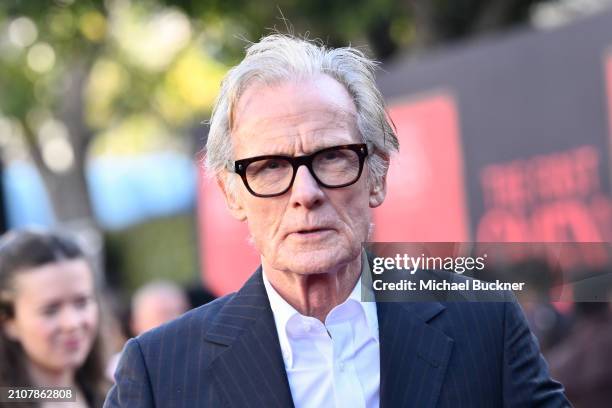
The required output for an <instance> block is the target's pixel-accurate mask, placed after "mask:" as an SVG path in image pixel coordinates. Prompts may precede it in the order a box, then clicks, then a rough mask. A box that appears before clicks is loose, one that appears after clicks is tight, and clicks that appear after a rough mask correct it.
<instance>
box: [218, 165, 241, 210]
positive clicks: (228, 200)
mask: <svg viewBox="0 0 612 408" xmlns="http://www.w3.org/2000/svg"><path fill="white" fill-rule="evenodd" d="M217 184H218V185H219V188H221V191H222V192H223V197H224V198H225V204H226V205H227V208H228V209H229V211H230V213H231V214H232V217H234V218H235V219H237V220H238V221H245V220H246V219H247V217H246V212H245V210H244V207H243V205H242V202H241V201H240V199H239V198H238V197H237V194H236V193H235V192H233V191H231V190H230V188H229V186H228V181H227V175H224V176H219V177H217Z"/></svg>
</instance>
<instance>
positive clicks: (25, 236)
mask: <svg viewBox="0 0 612 408" xmlns="http://www.w3.org/2000/svg"><path fill="white" fill-rule="evenodd" d="M98 325H99V306H98V300H97V298H96V293H95V284H94V276H93V271H92V269H91V267H90V266H89V264H88V263H87V261H86V260H85V257H84V254H83V252H82V251H81V249H80V248H79V247H78V246H77V245H76V244H75V243H74V242H73V241H71V240H69V239H67V238H66V237H62V236H60V235H56V234H52V233H46V232H35V231H14V232H9V233H7V234H5V235H4V236H3V237H2V238H1V239H0V387H8V388H4V389H3V391H2V392H4V393H7V392H8V391H9V390H10V389H12V388H13V387H54V388H55V387H70V388H71V390H72V392H73V393H74V394H75V396H76V402H75V403H73V405H71V406H76V407H90V408H93V407H101V406H102V403H103V401H104V396H105V391H106V383H105V381H104V366H103V361H102V355H101V344H100V337H99V333H98ZM3 397H4V398H7V395H5V396H3ZM13 397H14V395H13ZM13 400H14V401H18V399H14V398H13ZM3 404H5V405H3ZM55 404H58V403H57V402H56V403H55ZM3 406H7V407H15V406H22V407H24V406H32V407H50V406H55V405H54V403H53V402H49V401H41V400H39V401H35V402H30V403H28V404H21V405H19V404H17V405H16V404H15V403H14V402H4V403H3V402H1V399H0V407H3ZM59 406H65V403H64V404H62V403H59Z"/></svg>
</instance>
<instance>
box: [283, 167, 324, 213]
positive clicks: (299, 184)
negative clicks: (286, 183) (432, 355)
mask: <svg viewBox="0 0 612 408" xmlns="http://www.w3.org/2000/svg"><path fill="white" fill-rule="evenodd" d="M324 197H325V194H324V193H323V190H321V187H320V186H319V184H318V183H317V180H315V178H314V177H313V176H312V174H310V171H309V170H308V168H307V167H306V166H300V167H298V169H297V172H296V174H295V180H293V186H292V187H291V205H292V206H293V207H300V206H303V207H306V208H313V207H316V206H317V205H319V204H320V203H321V202H322V201H323V198H324Z"/></svg>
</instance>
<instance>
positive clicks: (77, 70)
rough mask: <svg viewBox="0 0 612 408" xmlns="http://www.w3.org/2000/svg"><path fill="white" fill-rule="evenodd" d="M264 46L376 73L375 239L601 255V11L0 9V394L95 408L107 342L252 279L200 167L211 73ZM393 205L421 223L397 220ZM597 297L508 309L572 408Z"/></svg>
mask: <svg viewBox="0 0 612 408" xmlns="http://www.w3.org/2000/svg"><path fill="white" fill-rule="evenodd" d="M271 30H278V31H281V32H291V33H295V34H296V35H303V36H308V37H309V38H320V39H322V40H323V41H324V42H325V43H326V44H328V45H330V46H346V45H352V46H356V47H359V48H361V49H363V50H365V51H366V53H367V54H368V55H369V56H371V57H373V58H374V59H376V60H378V61H380V62H381V67H382V70H381V74H380V86H381V89H382V91H383V94H384V95H385V97H386V98H387V100H388V102H389V107H390V116H391V117H392V118H393V120H394V122H395V124H396V126H397V128H398V134H399V136H400V144H401V150H402V153H401V154H402V156H400V157H399V159H398V160H397V162H398V163H399V164H398V166H403V167H397V168H398V169H404V171H400V170H393V168H392V169H391V173H390V177H389V183H390V187H389V188H390V193H389V196H390V199H389V200H388V201H389V204H388V205H387V204H385V205H384V206H383V207H382V209H381V210H380V212H379V213H377V214H378V218H376V225H377V226H376V234H377V235H375V238H376V239H378V240H381V241H384V240H387V241H394V240H395V241H409V240H414V241H420V240H422V241H436V240H439V241H444V240H448V241H470V240H485V241H486V240H491V241H525V242H529V241H530V240H531V241H550V242H555V241H598V242H609V241H610V240H611V239H612V204H611V203H612V201H611V190H612V182H611V179H612V172H611V171H610V168H611V165H610V156H611V155H612V125H610V123H611V122H610V119H611V118H612V116H611V115H612V54H611V53H610V49H612V48H611V47H612V1H610V0H443V1H430V0H350V1H349V0H334V1H325V0H308V1H306V0H275V1H257V2H255V1H245V0H223V1H220V0H205V1H196V0H144V1H134V0H132V1H130V0H52V1H48V2H45V5H44V6H43V5H42V3H41V2H38V1H34V0H31V1H30V0H4V1H2V2H0V157H1V160H0V180H1V187H2V188H0V232H3V233H6V235H5V236H4V237H3V241H2V244H1V246H0V325H1V328H2V333H0V334H1V337H0V354H3V355H2V356H0V382H2V383H1V384H0V386H4V385H15V384H18V383H19V382H20V381H22V382H23V381H24V379H26V378H28V379H29V381H32V382H35V383H39V384H41V385H43V384H44V385H46V384H55V383H56V381H57V384H66V379H65V377H62V376H58V377H55V378H51V377H48V376H46V375H45V373H44V371H43V372H37V371H34V372H33V371H32V370H31V367H32V366H33V365H36V364H38V363H40V364H42V366H44V367H51V368H53V367H55V368H58V367H59V368H62V369H61V370H60V369H59V368H58V370H55V371H58V372H62V373H64V375H66V373H68V377H71V378H72V377H73V378H76V381H77V384H76V385H77V386H78V387H79V389H80V390H81V392H82V395H79V398H78V399H77V401H80V402H81V403H83V404H84V405H83V406H86V405H89V406H98V405H99V399H100V396H101V395H102V393H103V392H102V391H101V390H103V389H104V388H105V387H106V386H108V383H109V382H110V381H112V375H111V373H112V371H113V369H114V367H115V365H116V362H117V358H118V356H119V353H120V351H121V348H122V346H123V344H124V342H125V340H126V339H127V338H129V337H132V336H135V335H138V334H139V333H142V332H143V331H146V330H148V329H150V328H153V327H155V326H157V325H159V324H161V323H163V322H164V321H167V320H168V319H171V318H174V317H176V316H178V315H180V314H181V313H183V312H184V311H186V310H188V309H190V308H192V307H196V306H199V305H201V304H204V303H206V302H208V301H210V300H212V299H214V298H215V297H216V296H220V295H223V294H225V293H228V292H229V291H231V290H234V289H236V288H237V287H239V286H240V284H241V283H242V282H243V281H244V280H245V277H246V274H248V271H252V270H254V266H255V265H256V264H257V260H256V258H255V256H254V251H252V250H251V249H249V246H248V243H247V238H246V234H245V230H244V229H243V228H242V227H241V226H239V225H236V224H234V222H233V221H231V220H230V219H229V217H227V218H225V215H223V214H224V213H223V212H224V209H223V208H222V207H223V205H222V202H221V201H220V200H219V197H218V196H217V195H215V193H214V192H213V191H212V190H211V189H209V187H210V185H209V184H207V183H208V182H207V181H206V179H205V177H204V176H203V174H202V169H201V164H200V163H201V155H202V148H203V146H204V143H205V139H206V134H207V127H206V123H205V121H206V120H207V119H208V117H209V115H210V112H211V108H212V105H213V103H214V100H215V98H216V95H217V91H218V89H219V84H220V81H221V79H222V77H223V75H224V74H225V73H226V72H227V70H228V69H229V68H230V67H231V66H233V65H234V64H236V63H237V62H239V61H240V59H241V58H242V56H243V51H244V47H245V45H246V44H247V43H248V42H249V41H253V40H256V39H259V38H260V37H261V36H262V35H264V34H266V33H269V32H270V31H271ZM572 44H573V45H572ZM572 47H573V48H572ZM572 50H581V51H580V52H582V53H580V52H578V51H576V52H574V51H572ZM570 51H571V52H570ZM587 51H589V52H590V51H592V52H591V53H590V54H587ZM581 64H582V65H581ZM455 67H456V69H455ZM542 67H543V68H542ZM585 67H592V71H590V70H589V69H591V68H588V69H587V68H585ZM538 70H539V71H538ZM512 72H515V73H517V74H516V75H518V76H515V77H512V75H511V73H512ZM531 73H533V75H531ZM487 81H489V82H487ZM555 81H556V82H555ZM489 84H491V86H489ZM493 84H495V85H493ZM560 84H561V85H560ZM496 86H499V88H496ZM530 92H535V93H534V95H535V97H534V96H532V94H531V93H530ZM493 93H494V94H495V98H498V99H500V100H501V102H500V103H499V105H496V104H495V103H492V102H491V101H490V99H488V98H490V95H489V94H493ZM506 94H507V95H510V96H508V98H505V96H506ZM538 98H539V99H538ZM407 101H408V102H407ZM538 101H539V102H538ZM521 107H522V108H524V111H521V110H520V109H519V108H521ZM566 112H571V114H566ZM563 120H566V121H568V122H567V124H566V122H563ZM553 123H556V124H557V126H558V128H557V127H554V126H552V125H551V126H552V127H548V126H549V124H553ZM572 124H576V125H575V126H573V125H572ZM504 132H505V133H504ZM487 143H488V144H489V145H487ZM487 146H489V147H487ZM404 154H408V156H404ZM430 159H431V160H430ZM428 160H430V161H428ZM436 160H439V162H437V161H436ZM440 163H442V164H440ZM572 166H573V167H572ZM406 169H407V170H406ZM436 172H440V173H439V177H438V173H436ZM455 177H457V180H456V182H455V181H453V180H454V179H455ZM449 180H450V181H449ZM551 186H552V187H551ZM419 189H420V190H419ZM410 192H412V193H414V194H415V195H417V196H418V195H419V194H420V195H421V196H423V195H428V194H429V195H432V194H437V196H436V197H438V200H437V202H439V203H440V205H437V204H436V200H424V201H426V202H427V204H426V208H420V207H417V206H416V204H414V205H413V204H406V203H417V202H418V201H419V200H417V199H414V197H408V198H407V196H406V195H407V194H409V193H410ZM394 197H396V198H395V200H397V201H395V203H402V204H401V209H400V208H399V207H400V206H398V205H397V204H395V206H394V201H393V200H394ZM432 203H433V204H432ZM424 206H425V204H424ZM400 219H401V220H403V221H401V222H400V221H398V220H400ZM402 222H405V224H402ZM419 223H421V224H419ZM425 223H426V225H425ZM25 228H28V230H27V231H28V232H24V229H25ZM31 228H35V229H34V230H32V229H31ZM7 231H8V232H7ZM17 231H21V232H17ZM49 231H54V232H53V233H50V232H49ZM526 231H528V232H526ZM242 249H244V251H245V255H244V256H241V257H236V256H235V255H234V256H231V255H232V254H235V253H236V252H237V251H240V250H242ZM249 257H250V258H249ZM238 258H239V259H238ZM81 261H83V262H81ZM221 265H225V266H224V267H223V268H221ZM49 268H51V270H50V269H49ZM53 268H55V269H53ZM515 268H516V270H517V271H520V273H532V274H540V275H542V276H543V280H546V279H548V278H547V276H548V275H547V274H549V273H550V271H549V270H548V269H547V268H548V266H547V265H546V264H538V263H537V262H535V263H530V264H517V265H515ZM604 269H605V268H604ZM233 270H236V271H238V272H236V274H232V273H231V272H228V271H233ZM24 271H29V273H24ZM60 271H61V272H60ZM526 271H529V272H526ZM610 272H611V271H610V270H609V269H605V270H600V271H599V272H598V273H599V274H601V273H604V274H605V273H610ZM517 273H519V272H517ZM580 274H581V275H580ZM588 274H589V270H588V269H587V268H584V269H583V270H581V271H579V276H581V278H580V279H583V278H585V277H586V278H585V279H588V277H589V276H590V275H588ZM553 278H554V277H553ZM553 278H551V279H553ZM79 282H80V284H77V283H79ZM544 287H549V286H546V285H544ZM52 289H53V290H55V292H53V290H52ZM597 289H598V292H597V296H594V295H593V292H592V288H591V289H589V290H590V292H589V293H588V294H587V295H584V296H582V298H581V297H580V296H581V294H580V293H577V292H578V291H576V293H573V295H574V296H576V298H577V299H582V300H585V299H588V300H591V301H589V302H573V301H571V299H569V300H568V299H566V300H565V301H564V302H555V299H553V298H548V297H547V294H546V293H544V294H542V293H540V294H538V296H533V297H530V296H531V294H530V293H524V294H523V295H522V297H521V298H520V300H521V302H522V304H523V307H524V309H525V312H526V314H527V316H528V319H529V321H530V324H531V325H532V329H533V331H534V333H535V334H536V335H537V336H538V338H539V340H540V345H541V347H542V350H543V352H544V354H545V355H546V357H547V358H548V360H549V363H550V365H551V370H552V372H553V376H555V377H556V378H558V379H560V380H562V381H563V382H564V384H565V386H566V387H567V391H568V396H569V397H570V399H571V400H572V401H573V402H574V404H575V405H576V406H578V407H598V406H609V404H610V402H611V401H612V360H611V359H612V325H611V324H610V323H612V321H611V319H612V317H611V315H610V313H611V312H610V307H609V304H608V300H609V299H610V291H609V290H608V287H607V286H606V285H598V288H597ZM534 290H537V288H534ZM37 291H40V294H38V292H37ZM42 293H45V294H47V295H49V299H52V300H53V301H52V302H51V304H45V303H44V300H45V299H44V297H42V296H41V295H42ZM52 294H54V296H51V295H52ZM28 296H32V297H31V298H29V297H28ZM592 300H597V301H596V302H594V301H592ZM32 302H34V303H32ZM36 302H39V304H38V303H36ZM41 302H42V303H41ZM28 316H29V317H28ZM28 330H30V331H29V332H28ZM32 330H33V331H32ZM45 330H46V331H45ZM58 333H59V334H58ZM66 333H67V334H66ZM100 335H102V337H104V340H106V341H105V343H106V344H105V345H104V346H103V345H102V344H99V342H98V340H99V337H100ZM28 338H35V339H39V340H40V342H41V344H29V343H28V341H27V339H28ZM45 342H47V343H48V344H45ZM54 344H55V345H56V346H57V344H59V346H57V347H59V351H57V355H56V357H55V359H54V357H53V356H54V355H55V354H54V352H53V350H51V349H48V348H46V347H53V345H54ZM11 347H13V348H11ZM14 347H17V350H21V351H20V353H21V354H19V355H18V354H15V352H14V350H15V348H14ZM9 355H11V356H15V357H14V358H15V359H16V360H10V359H5V356H9ZM7 358H8V357H7ZM45 359H47V360H48V361H41V360H45ZM20 370H21V371H20ZM23 370H25V371H23ZM28 370H29V371H28ZM22 371H23V372H22ZM51 371H54V370H51ZM28 373H29V374H28ZM75 373H76V375H75ZM0 406H2V402H0Z"/></svg>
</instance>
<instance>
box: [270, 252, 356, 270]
mask: <svg viewBox="0 0 612 408" xmlns="http://www.w3.org/2000/svg"><path fill="white" fill-rule="evenodd" d="M352 252H353V251H348V250H347V249H346V248H337V247H332V246H330V247H327V248H316V249H315V248H313V249H308V250H307V249H301V250H299V251H295V252H291V251H287V252H285V254H287V255H285V256H283V257H282V258H283V259H282V260H281V262H279V263H280V264H281V265H278V266H279V267H278V268H277V269H280V270H285V271H288V272H293V273H296V274H299V275H314V274H320V273H331V272H335V271H337V270H338V268H341V267H343V266H344V265H346V264H348V263H350V262H351V261H353V260H354V259H355V258H356V257H357V256H359V251H357V253H356V254H354V253H352Z"/></svg>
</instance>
